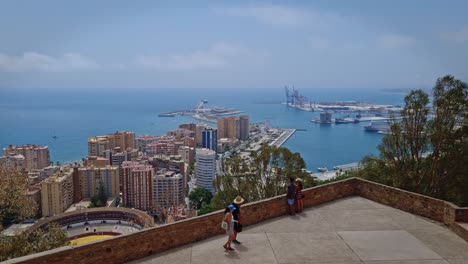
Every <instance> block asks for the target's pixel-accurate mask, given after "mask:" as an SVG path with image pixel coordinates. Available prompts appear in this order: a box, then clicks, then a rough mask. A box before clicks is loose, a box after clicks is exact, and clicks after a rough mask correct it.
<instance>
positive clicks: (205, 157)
mask: <svg viewBox="0 0 468 264" xmlns="http://www.w3.org/2000/svg"><path fill="white" fill-rule="evenodd" d="M195 159H196V163H195V178H196V185H197V186H198V187H202V188H205V189H207V190H208V191H210V192H211V193H214V191H215V190H214V187H213V180H214V179H215V177H216V152H214V151H213V150H210V149H204V148H202V149H197V150H196V155H195Z"/></svg>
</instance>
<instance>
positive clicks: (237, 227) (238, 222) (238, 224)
mask: <svg viewBox="0 0 468 264" xmlns="http://www.w3.org/2000/svg"><path fill="white" fill-rule="evenodd" d="M242 203H244V198H242V197H241V196H237V197H236V199H234V201H233V205H234V207H236V209H235V210H234V211H233V212H232V216H233V217H234V220H235V222H234V239H233V240H232V242H233V243H234V244H241V242H239V241H238V240H237V234H238V233H240V232H242V217H241V212H240V207H241V204H242Z"/></svg>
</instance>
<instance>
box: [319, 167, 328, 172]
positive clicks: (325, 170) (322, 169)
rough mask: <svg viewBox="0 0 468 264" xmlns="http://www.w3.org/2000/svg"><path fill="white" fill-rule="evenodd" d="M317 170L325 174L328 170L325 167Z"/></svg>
mask: <svg viewBox="0 0 468 264" xmlns="http://www.w3.org/2000/svg"><path fill="white" fill-rule="evenodd" d="M317 170H318V171H320V172H327V171H328V168H327V167H318V168H317Z"/></svg>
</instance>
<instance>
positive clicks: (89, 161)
mask: <svg viewBox="0 0 468 264" xmlns="http://www.w3.org/2000/svg"><path fill="white" fill-rule="evenodd" d="M83 165H84V166H85V167H86V166H94V167H106V166H107V165H110V161H109V159H106V158H104V157H98V156H89V157H87V158H84V159H83Z"/></svg>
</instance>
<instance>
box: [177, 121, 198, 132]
mask: <svg viewBox="0 0 468 264" xmlns="http://www.w3.org/2000/svg"><path fill="white" fill-rule="evenodd" d="M196 127H197V124H195V123H186V124H181V125H179V128H183V129H187V130H190V131H193V132H195V130H196Z"/></svg>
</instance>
